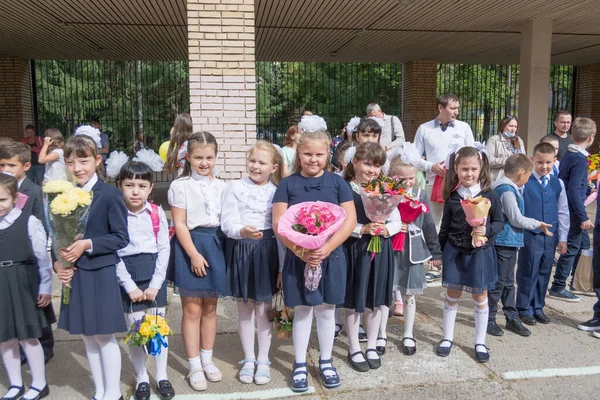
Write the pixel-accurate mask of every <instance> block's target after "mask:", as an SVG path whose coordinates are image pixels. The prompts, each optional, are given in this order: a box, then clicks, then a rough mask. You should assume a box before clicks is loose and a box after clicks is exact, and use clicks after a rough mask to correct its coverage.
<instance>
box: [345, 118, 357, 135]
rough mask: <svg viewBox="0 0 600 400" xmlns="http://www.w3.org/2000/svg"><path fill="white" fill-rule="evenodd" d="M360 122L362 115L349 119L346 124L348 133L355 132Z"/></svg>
mask: <svg viewBox="0 0 600 400" xmlns="http://www.w3.org/2000/svg"><path fill="white" fill-rule="evenodd" d="M359 123H360V117H354V118H352V119H350V121H348V124H347V125H346V133H348V134H353V133H354V132H355V131H356V127H357V126H358V124H359Z"/></svg>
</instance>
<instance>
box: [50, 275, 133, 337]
mask: <svg viewBox="0 0 600 400" xmlns="http://www.w3.org/2000/svg"><path fill="white" fill-rule="evenodd" d="M58 328H59V329H64V330H66V331H67V332H69V333H70V334H72V335H85V336H92V335H110V334H113V333H117V332H127V325H126V324H125V315H124V311H123V302H122V301H121V289H120V287H119V282H118V280H117V267H116V266H115V265H111V266H108V267H104V268H100V269H96V270H93V271H88V270H85V269H81V268H79V269H77V270H75V273H74V274H73V279H72V280H71V299H70V301H69V304H63V302H62V301H61V306H60V315H59V317H58Z"/></svg>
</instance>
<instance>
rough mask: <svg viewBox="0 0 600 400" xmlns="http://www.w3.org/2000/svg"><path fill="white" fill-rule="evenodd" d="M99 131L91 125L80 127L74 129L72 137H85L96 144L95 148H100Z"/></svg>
mask: <svg viewBox="0 0 600 400" xmlns="http://www.w3.org/2000/svg"><path fill="white" fill-rule="evenodd" d="M100 133H101V132H100V130H98V129H97V128H94V127H93V126H91V125H81V126H78V127H77V129H75V133H74V135H75V136H77V135H85V136H88V137H90V138H91V139H92V140H93V141H94V142H96V146H98V147H102V141H101V140H100Z"/></svg>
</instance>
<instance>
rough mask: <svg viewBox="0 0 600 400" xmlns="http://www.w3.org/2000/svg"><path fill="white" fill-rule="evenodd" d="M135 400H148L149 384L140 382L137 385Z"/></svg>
mask: <svg viewBox="0 0 600 400" xmlns="http://www.w3.org/2000/svg"><path fill="white" fill-rule="evenodd" d="M134 397H135V400H148V399H149V398H150V384H149V383H148V382H142V383H140V384H139V385H137V388H136V389H135V394H134Z"/></svg>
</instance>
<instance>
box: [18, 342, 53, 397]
mask: <svg viewBox="0 0 600 400" xmlns="http://www.w3.org/2000/svg"><path fill="white" fill-rule="evenodd" d="M19 343H21V347H23V352H25V356H26V357H27V362H28V364H29V370H30V371H31V379H32V380H31V387H32V388H36V389H39V390H42V389H44V388H45V387H46V366H45V365H44V350H43V349H42V345H41V344H40V341H39V340H38V339H27V340H22V341H20V342H19ZM17 353H18V351H17ZM20 368H21V365H20V357H19V369H20ZM39 394H40V393H39V392H38V391H36V390H31V389H30V390H29V391H28V392H27V393H25V395H24V396H23V399H33V398H35V397H36V396H37V395H39Z"/></svg>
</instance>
